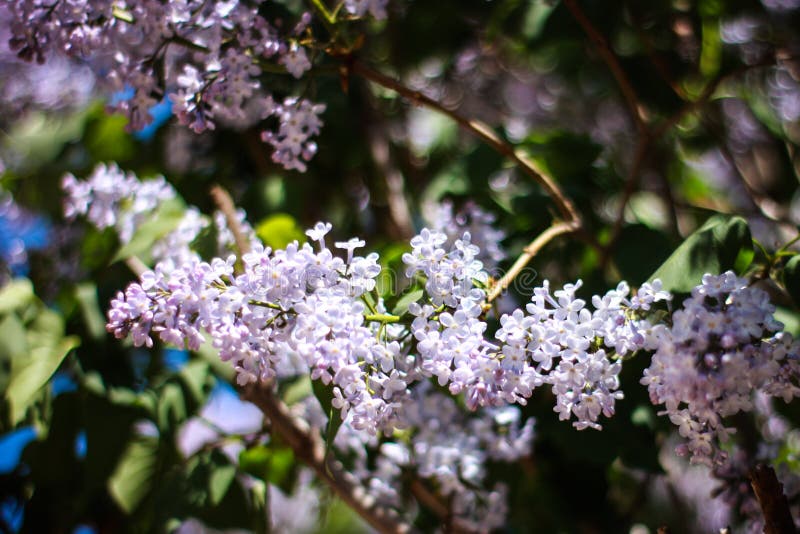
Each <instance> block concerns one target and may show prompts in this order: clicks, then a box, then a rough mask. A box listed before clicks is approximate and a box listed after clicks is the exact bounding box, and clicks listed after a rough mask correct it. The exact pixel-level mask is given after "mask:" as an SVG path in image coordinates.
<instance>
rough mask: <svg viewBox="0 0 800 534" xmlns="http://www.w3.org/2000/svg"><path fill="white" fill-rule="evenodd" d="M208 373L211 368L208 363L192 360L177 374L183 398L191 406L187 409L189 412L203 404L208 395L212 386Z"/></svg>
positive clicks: (211, 378)
mask: <svg viewBox="0 0 800 534" xmlns="http://www.w3.org/2000/svg"><path fill="white" fill-rule="evenodd" d="M210 371H211V368H210V366H209V365H208V363H206V362H204V361H199V360H193V361H191V362H189V363H187V364H186V365H185V366H184V367H183V368H182V369H181V370H180V372H179V373H178V378H179V380H180V381H181V384H182V385H183V386H184V397H185V398H186V400H187V401H191V406H190V407H189V409H190V410H191V411H194V408H196V407H199V406H200V405H202V404H203V403H205V401H206V398H207V397H208V393H209V392H210V391H211V387H212V386H213V385H214V379H213V377H212V376H211V374H210Z"/></svg>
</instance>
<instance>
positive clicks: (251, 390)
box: [211, 185, 411, 534]
mask: <svg viewBox="0 0 800 534" xmlns="http://www.w3.org/2000/svg"><path fill="white" fill-rule="evenodd" d="M211 197H212V199H213V200H214V203H215V204H216V205H217V208H218V209H219V210H220V211H221V212H222V213H223V214H224V215H225V219H226V221H227V223H228V227H229V228H230V230H231V232H232V233H233V235H234V238H235V240H236V246H237V248H238V249H239V254H240V255H241V254H246V253H247V252H249V251H250V243H249V242H248V240H247V239H246V238H245V236H244V233H243V232H242V228H241V225H240V224H239V219H238V217H237V216H236V208H235V207H234V205H233V201H232V200H231V196H230V194H229V193H228V192H227V191H226V190H225V189H223V188H222V187H220V186H218V185H215V186H214V187H212V188H211ZM273 384H274V382H273V381H272V380H268V381H265V382H261V383H257V384H249V385H246V386H243V387H242V386H240V387H238V390H239V393H240V395H241V396H242V398H243V399H245V400H247V401H249V402H252V403H253V404H255V405H256V406H257V407H258V408H259V409H260V410H261V412H262V413H263V414H264V416H265V417H267V418H268V419H269V420H270V423H271V431H272V432H274V433H275V435H277V436H280V438H281V439H282V440H283V441H284V442H285V443H286V444H287V445H289V447H290V448H291V449H292V450H293V451H294V454H295V456H296V457H297V458H298V459H299V460H300V461H302V462H303V463H305V464H306V465H308V466H309V467H310V468H311V469H312V470H313V471H314V473H315V474H316V475H317V476H318V477H319V478H320V479H321V480H322V481H324V482H325V483H327V484H328V486H330V488H331V490H332V491H333V492H334V493H335V494H336V495H337V496H338V497H339V498H340V499H341V500H342V501H344V502H345V503H346V504H347V505H348V506H350V508H352V509H353V511H355V512H356V513H357V514H358V515H359V516H361V517H362V518H363V519H364V520H365V521H366V522H367V523H369V525H370V526H372V527H373V528H374V529H376V530H377V531H378V532H382V533H385V534H400V533H405V532H410V531H411V526H410V525H408V524H407V523H405V522H403V521H402V520H401V519H400V518H399V517H398V514H397V513H396V512H395V511H394V510H391V509H389V508H385V507H382V506H379V505H378V504H377V503H376V502H375V499H374V498H372V497H371V496H370V495H369V494H368V493H367V492H366V490H365V489H364V488H363V487H362V486H361V485H360V484H359V482H358V481H357V480H356V479H355V478H354V477H352V476H351V475H349V474H348V473H347V472H346V471H345V470H344V469H343V468H342V467H341V466H340V465H338V464H336V463H332V462H328V461H327V457H326V454H325V444H324V443H323V442H322V439H321V438H320V436H319V435H318V434H317V433H315V432H314V431H313V430H312V429H310V428H307V426H306V425H305V424H304V423H303V422H302V421H300V420H298V419H297V418H295V417H294V416H293V415H292V414H291V413H290V412H289V409H288V408H287V407H286V405H285V404H284V403H283V402H282V401H281V400H280V399H278V398H276V397H275V395H274V393H273V391H272V387H273Z"/></svg>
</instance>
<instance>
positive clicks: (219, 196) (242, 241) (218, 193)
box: [210, 185, 250, 256]
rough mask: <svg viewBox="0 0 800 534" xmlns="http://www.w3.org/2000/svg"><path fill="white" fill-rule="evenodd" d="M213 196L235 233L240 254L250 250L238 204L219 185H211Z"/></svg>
mask: <svg viewBox="0 0 800 534" xmlns="http://www.w3.org/2000/svg"><path fill="white" fill-rule="evenodd" d="M210 194H211V198H212V200H213V201H214V204H216V205H217V209H219V211H221V212H222V214H223V215H224V216H225V222H226V223H227V225H228V229H229V230H230V231H231V233H232V234H233V240H234V242H235V243H236V249H237V250H238V251H239V256H242V255H244V254H247V253H248V252H250V242H249V241H248V240H247V238H246V237H245V235H244V232H242V226H241V225H240V224H239V216H238V215H237V214H236V206H234V205H233V200H232V199H231V195H230V193H228V192H227V191H226V190H225V189H223V188H222V187H221V186H219V185H214V186H212V187H211V191H210Z"/></svg>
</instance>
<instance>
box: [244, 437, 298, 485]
mask: <svg viewBox="0 0 800 534" xmlns="http://www.w3.org/2000/svg"><path fill="white" fill-rule="evenodd" d="M294 467H295V458H294V452H292V449H290V448H288V447H280V448H275V447H274V446H271V447H270V446H267V445H256V446H255V447H251V448H249V449H245V450H243V451H242V452H240V453H239V468H240V469H241V470H242V471H244V472H245V473H248V474H250V475H253V476H254V477H256V478H259V479H261V480H263V481H265V482H269V483H270V484H273V485H275V486H277V487H279V488H281V489H290V487H291V484H290V482H291V478H292V477H291V475H292V471H293V470H294Z"/></svg>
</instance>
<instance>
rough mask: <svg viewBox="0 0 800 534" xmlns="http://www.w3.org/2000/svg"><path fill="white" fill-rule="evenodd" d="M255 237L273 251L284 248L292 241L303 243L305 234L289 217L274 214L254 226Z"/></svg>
mask: <svg viewBox="0 0 800 534" xmlns="http://www.w3.org/2000/svg"><path fill="white" fill-rule="evenodd" d="M256 235H257V236H258V238H259V239H261V241H263V242H264V245H266V246H268V247H272V248H273V249H282V248H286V245H288V244H289V243H291V242H292V241H299V242H301V243H302V242H303V241H304V240H305V234H304V233H303V229H302V228H300V225H298V224H297V221H295V220H294V217H292V216H291V215H286V214H285V213H276V214H274V215H270V216H269V217H267V218H265V219H263V220H262V221H261V222H259V223H258V225H257V226H256Z"/></svg>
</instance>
